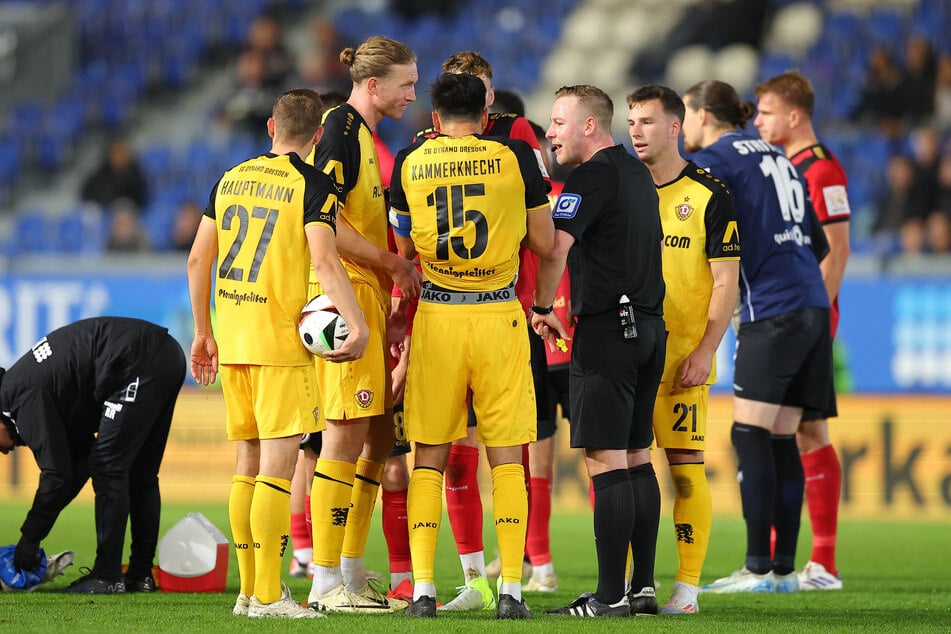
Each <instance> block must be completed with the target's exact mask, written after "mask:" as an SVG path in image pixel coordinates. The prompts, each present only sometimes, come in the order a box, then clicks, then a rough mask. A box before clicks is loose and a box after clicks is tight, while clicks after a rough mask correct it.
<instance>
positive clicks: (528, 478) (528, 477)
mask: <svg viewBox="0 0 951 634" xmlns="http://www.w3.org/2000/svg"><path fill="white" fill-rule="evenodd" d="M528 463H529V457H528V443H525V444H524V445H522V470H523V471H525V492H526V493H527V494H528V516H529V517H531V516H532V470H531V468H530V467H529V464H528ZM525 528H526V529H528V527H527V526H526V527H525ZM526 554H527V553H526Z"/></svg>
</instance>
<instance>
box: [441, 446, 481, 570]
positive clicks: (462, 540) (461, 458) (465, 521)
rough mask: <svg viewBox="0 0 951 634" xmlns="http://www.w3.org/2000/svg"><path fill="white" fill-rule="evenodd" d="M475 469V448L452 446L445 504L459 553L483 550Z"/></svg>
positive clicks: (476, 456) (476, 450)
mask: <svg viewBox="0 0 951 634" xmlns="http://www.w3.org/2000/svg"><path fill="white" fill-rule="evenodd" d="M478 470H479V450H478V449H477V448H476V447H467V446H465V445H453V446H452V448H451V449H450V450H449V465H448V467H447V468H446V507H447V510H448V511H449V524H450V525H451V526H452V535H453V537H455V539H456V548H457V549H458V551H459V554H460V555H468V554H469V553H477V552H479V551H480V550H484V548H483V546H482V520H483V518H482V497H481V496H480V495H479V480H478Z"/></svg>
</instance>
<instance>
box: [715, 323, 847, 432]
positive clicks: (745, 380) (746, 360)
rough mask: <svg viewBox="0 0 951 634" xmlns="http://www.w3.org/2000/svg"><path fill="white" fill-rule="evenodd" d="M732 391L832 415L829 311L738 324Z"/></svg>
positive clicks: (755, 398)
mask: <svg viewBox="0 0 951 634" xmlns="http://www.w3.org/2000/svg"><path fill="white" fill-rule="evenodd" d="M733 394H734V395H735V396H737V397H739V398H745V399H749V400H751V401H759V402H761V403H775V404H778V405H787V406H790V407H802V408H804V409H809V410H818V411H820V412H823V413H825V414H826V416H835V415H836V403H835V390H834V388H833V371H832V339H831V337H830V334H829V309H828V308H815V307H811V308H800V309H798V310H792V311H789V312H787V313H782V314H780V315H775V316H773V317H767V318H766V319H760V320H757V321H751V322H748V323H745V324H742V325H741V326H740V331H739V332H738V333H737V336H736V364H735V369H734V372H733Z"/></svg>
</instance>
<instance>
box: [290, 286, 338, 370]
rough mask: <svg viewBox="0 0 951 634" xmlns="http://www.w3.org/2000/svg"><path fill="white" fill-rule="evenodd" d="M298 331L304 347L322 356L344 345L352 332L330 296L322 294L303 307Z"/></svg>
mask: <svg viewBox="0 0 951 634" xmlns="http://www.w3.org/2000/svg"><path fill="white" fill-rule="evenodd" d="M297 331H298V332H299V333H300V340H301V342H302V343H303V344H304V347H305V348H307V349H308V350H310V351H311V352H312V353H314V354H316V355H317V356H318V357H322V356H324V355H325V354H326V353H327V352H329V351H331V350H336V349H337V348H339V347H340V346H342V345H343V342H344V340H345V339H346V338H347V335H349V334H350V326H348V325H347V322H346V321H344V319H343V317H341V316H340V313H338V312H337V308H336V307H335V306H334V303H333V302H332V301H331V300H330V298H329V297H327V295H325V294H321V295H318V296H317V297H315V298H314V299H312V300H310V301H309V302H307V304H306V305H305V306H304V308H302V309H301V312H300V320H299V321H298V322H297Z"/></svg>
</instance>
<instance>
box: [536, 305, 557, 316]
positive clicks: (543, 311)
mask: <svg viewBox="0 0 951 634" xmlns="http://www.w3.org/2000/svg"><path fill="white" fill-rule="evenodd" d="M553 310H555V305H554V304H552V305H550V306H548V307H545V306H532V312H533V313H535V314H536V315H547V314H548V313H550V312H551V311H553Z"/></svg>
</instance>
